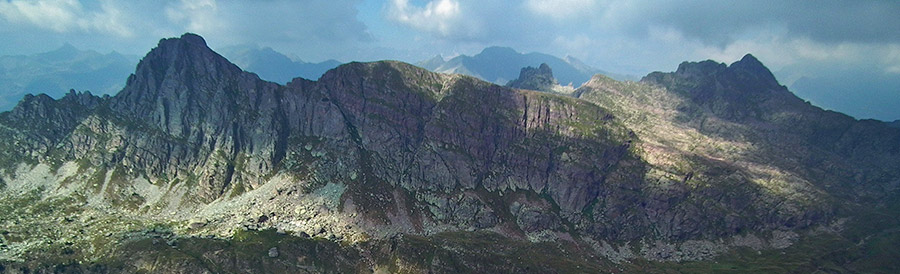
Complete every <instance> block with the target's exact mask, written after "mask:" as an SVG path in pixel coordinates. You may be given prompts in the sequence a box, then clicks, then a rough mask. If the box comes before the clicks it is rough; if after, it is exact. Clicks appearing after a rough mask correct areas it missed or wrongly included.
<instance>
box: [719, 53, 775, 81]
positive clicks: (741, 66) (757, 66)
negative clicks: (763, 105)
mask: <svg viewBox="0 0 900 274" xmlns="http://www.w3.org/2000/svg"><path fill="white" fill-rule="evenodd" d="M728 68H729V69H730V70H732V71H734V72H737V73H743V74H746V75H752V77H753V78H755V79H748V80H752V81H758V82H759V83H761V84H765V85H771V86H778V81H777V80H775V76H774V75H772V72H771V71H769V69H768V68H766V66H765V65H763V63H762V62H760V61H759V59H756V57H754V56H753V55H751V54H749V53H748V54H747V55H744V58H741V60H740V61H737V62H734V63H732V64H731V65H730V66H728Z"/></svg>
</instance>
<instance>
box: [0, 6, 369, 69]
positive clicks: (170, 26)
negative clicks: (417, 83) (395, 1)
mask: <svg viewBox="0 0 900 274" xmlns="http://www.w3.org/2000/svg"><path fill="white" fill-rule="evenodd" d="M361 1H363V0H307V1H290V0H262V1H237V0H197V1H193V0H160V1H113V0H80V1H79V0H37V1H24V0H12V1H5V0H0V36H3V37H4V38H6V39H8V40H11V41H12V43H4V44H0V54H3V55H5V54H9V53H10V52H23V53H34V52H37V51H49V50H52V49H54V48H56V47H59V46H60V45H62V44H63V43H66V42H68V43H72V44H74V45H76V46H79V47H90V48H94V49H101V50H118V51H125V52H129V53H134V54H143V53H145V52H146V51H147V50H149V49H150V48H152V47H153V46H154V45H155V44H156V42H157V41H159V39H160V38H164V37H174V36H179V35H181V34H182V33H185V32H194V33H197V34H200V35H202V36H204V37H205V38H207V39H206V40H207V41H208V42H209V43H210V45H211V46H213V47H214V48H215V47H217V46H228V45H235V44H263V45H266V46H270V47H272V48H275V49H277V50H280V51H283V52H289V53H298V54H302V56H303V57H304V58H305V59H311V60H316V59H322V60H324V59H329V58H343V57H344V55H345V54H346V52H347V51H350V50H352V49H357V51H358V48H360V47H364V46H365V45H368V44H371V43H372V42H373V41H374V38H373V37H372V35H371V34H370V33H369V32H368V29H367V27H366V25H364V24H363V23H362V22H360V21H359V19H357V15H358V10H357V6H358V5H359V3H361Z"/></svg>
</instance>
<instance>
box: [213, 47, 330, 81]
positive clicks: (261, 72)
mask: <svg viewBox="0 0 900 274" xmlns="http://www.w3.org/2000/svg"><path fill="white" fill-rule="evenodd" d="M218 52H219V53H221V54H222V56H225V58H227V59H228V60H229V61H231V62H232V63H234V64H236V65H238V66H239V67H241V69H243V70H246V71H249V72H253V73H256V74H257V75H258V76H259V77H260V78H262V79H263V80H267V81H272V82H276V83H280V84H285V83H287V82H290V81H291V80H292V79H294V78H297V77H302V78H306V79H311V80H315V79H318V78H319V77H320V76H322V74H323V73H325V72H326V71H328V70H329V69H332V68H335V67H337V66H339V65H340V64H341V62H338V61H336V60H326V61H323V62H319V63H308V62H305V61H303V60H302V59H300V58H296V57H295V58H291V57H288V56H287V55H285V54H283V53H281V52H278V51H276V50H274V49H272V48H270V47H259V46H256V45H239V46H232V47H226V48H223V49H221V50H219V51H218Z"/></svg>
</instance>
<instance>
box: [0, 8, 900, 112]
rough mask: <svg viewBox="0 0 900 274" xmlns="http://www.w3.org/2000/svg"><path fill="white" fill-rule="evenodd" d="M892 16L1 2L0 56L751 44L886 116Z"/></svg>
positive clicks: (627, 52)
mask: <svg viewBox="0 0 900 274" xmlns="http://www.w3.org/2000/svg"><path fill="white" fill-rule="evenodd" d="M898 14H900V1H893V0H883V1H870V0H854V1H833V0H818V1H791V0H777V1H768V0H754V1H721V0H686V1H666V0H660V1H636V0H621V1H602V0H301V1H286V0H260V1H233V0H197V1H187V0H159V1H112V0H34V1H20V0H0V37H3V41H4V42H3V43H0V55H18V54H33V53H38V52H46V51H50V50H53V49H55V48H58V47H60V46H62V45H63V44H64V43H70V44H72V45H74V46H76V47H78V48H80V49H92V50H96V51H100V52H109V51H113V50H115V51H118V52H120V53H125V54H134V55H139V56H142V55H143V54H145V53H146V52H148V51H149V50H150V49H151V48H152V47H154V46H155V45H156V43H157V42H158V41H159V39H160V38H165V37H175V36H179V35H181V34H182V33H185V32H193V33H197V34H200V35H201V36H203V37H204V38H206V40H207V42H208V44H209V45H210V47H212V48H213V49H216V48H222V47H227V46H233V45H257V46H263V47H271V48H273V49H275V50H277V51H279V52H282V53H285V54H287V55H289V56H295V57H298V58H300V59H303V60H305V61H311V62H318V61H323V60H327V59H337V60H340V61H372V60H382V59H394V60H401V61H406V62H416V61H420V60H424V59H427V58H430V57H433V56H435V55H442V56H444V57H445V58H450V57H454V56H457V55H461V54H465V55H474V54H477V53H478V52H480V51H481V50H482V49H484V48H485V47H488V46H507V47H512V48H514V49H516V50H517V51H519V52H523V53H528V52H542V53H547V54H552V55H556V56H559V57H565V56H572V57H576V58H578V59H580V60H582V61H583V62H584V63H586V64H589V65H592V66H595V67H597V68H599V69H602V70H606V71H610V72H614V73H620V74H628V75H636V76H642V75H645V74H647V73H649V72H652V71H672V70H675V68H677V66H678V64H679V63H681V62H682V61H701V60H706V59H712V60H716V61H719V62H725V63H731V62H734V61H737V60H739V59H740V58H741V57H742V56H743V55H744V54H747V53H752V54H753V55H754V56H756V57H757V58H758V59H760V60H761V61H762V62H763V63H764V64H766V65H767V66H768V67H769V68H770V69H771V70H772V71H773V72H774V73H775V75H776V77H778V79H779V80H780V82H781V83H782V84H784V85H787V86H792V85H793V84H794V83H795V82H797V81H800V80H802V81H800V82H807V83H808V82H809V81H811V80H817V79H827V80H831V81H837V82H840V83H842V84H845V85H844V86H846V87H844V88H843V89H842V90H839V91H829V92H831V93H825V92H823V93H821V95H822V96H825V95H827V94H842V95H845V96H856V97H857V98H861V97H872V96H875V97H877V100H876V99H873V100H871V101H865V100H862V101H864V102H870V103H862V105H860V103H857V104H856V105H855V107H857V108H860V109H861V110H860V112H859V113H860V114H857V115H856V116H858V117H861V118H879V119H882V120H893V119H900V81H895V80H894V79H900V27H898V26H900V16H898ZM848 81H849V83H847V82H848ZM854 81H858V82H859V85H854V84H853V83H854ZM863 81H864V82H863ZM872 81H876V82H875V83H874V84H873V83H872ZM882 83H883V84H882ZM804 86H809V85H804ZM857 86H858V87H865V88H866V90H865V91H860V90H855V89H854V88H853V87H857ZM872 87H874V91H873V90H872ZM807 93H809V91H807ZM814 97H815V96H813V95H810V97H809V98H814ZM832 97H833V96H832ZM832 99H833V98H832ZM811 101H812V100H811ZM837 101H847V100H837ZM885 102H888V103H887V104H886V105H884V104H885ZM813 103H816V102H815V101H813ZM879 103H880V104H883V106H882V105H878V104H879ZM867 104H868V105H867ZM893 106H896V107H893Z"/></svg>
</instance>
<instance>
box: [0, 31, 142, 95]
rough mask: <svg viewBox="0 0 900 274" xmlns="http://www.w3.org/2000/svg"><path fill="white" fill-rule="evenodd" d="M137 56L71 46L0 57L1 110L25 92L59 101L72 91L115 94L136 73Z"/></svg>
mask: <svg viewBox="0 0 900 274" xmlns="http://www.w3.org/2000/svg"><path fill="white" fill-rule="evenodd" d="M137 60H138V57H137V56H135V57H132V56H126V55H122V54H119V53H117V52H110V53H108V54H101V53H98V52H96V51H89V50H88V51H84V50H78V49H76V48H75V47H74V46H72V45H70V44H66V45H64V46H62V47H61V48H59V49H57V50H54V51H51V52H46V53H40V54H34V55H16V56H0V91H2V92H0V110H3V111H5V110H9V109H11V108H12V107H13V106H15V104H16V102H18V101H19V99H22V96H24V95H25V94H26V93H33V94H37V93H45V94H48V95H50V96H52V97H54V98H59V97H61V96H63V95H64V94H66V92H68V91H69V90H70V89H79V90H89V91H91V92H93V93H95V94H101V95H102V94H115V93H116V92H118V91H119V90H120V89H122V87H123V86H124V85H125V81H124V79H125V78H126V77H128V74H129V73H130V72H131V71H132V70H134V66H135V64H136V62H137Z"/></svg>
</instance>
